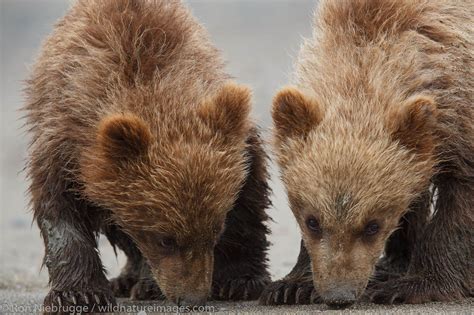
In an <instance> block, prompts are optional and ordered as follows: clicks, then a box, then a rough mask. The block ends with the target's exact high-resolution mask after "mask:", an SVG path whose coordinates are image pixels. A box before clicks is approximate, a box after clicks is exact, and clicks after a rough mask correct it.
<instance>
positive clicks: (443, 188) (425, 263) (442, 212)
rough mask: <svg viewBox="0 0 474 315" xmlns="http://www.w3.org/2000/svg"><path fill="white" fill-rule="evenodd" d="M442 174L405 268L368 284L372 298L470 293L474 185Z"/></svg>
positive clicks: (408, 299)
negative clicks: (401, 273) (426, 221)
mask: <svg viewBox="0 0 474 315" xmlns="http://www.w3.org/2000/svg"><path fill="white" fill-rule="evenodd" d="M438 180H439V181H438V182H437V183H436V184H437V185H436V187H437V189H438V190H439V191H438V201H437V203H436V212H435V214H434V217H433V218H432V220H431V221H430V222H429V224H428V225H427V226H426V228H425V229H424V230H423V232H422V235H421V236H420V239H419V241H418V242H417V243H416V244H415V247H414V250H413V253H412V258H411V261H410V265H409V268H408V271H407V274H406V275H404V276H402V277H400V278H398V279H391V280H389V281H386V282H380V283H376V284H375V285H373V286H372V287H370V288H369V290H368V294H369V296H370V299H371V300H372V301H373V302H375V303H383V304H392V303H425V302H430V301H444V302H446V301H455V300H459V299H462V298H465V297H469V296H472V291H473V289H472V288H473V282H474V279H473V274H474V263H473V261H474V256H473V252H472V250H473V248H474V232H473V231H474V229H473V228H474V225H473V218H472V216H470V215H469V213H470V212H469V211H472V208H471V209H466V208H465V207H472V205H474V200H473V196H474V190H473V188H472V185H467V183H460V182H458V181H457V180H453V178H449V177H440V178H439V179H438ZM441 253H442V255H441Z"/></svg>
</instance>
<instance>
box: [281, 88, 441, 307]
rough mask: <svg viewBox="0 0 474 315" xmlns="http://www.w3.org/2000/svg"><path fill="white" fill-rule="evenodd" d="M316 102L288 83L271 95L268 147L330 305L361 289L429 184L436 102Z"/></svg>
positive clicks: (412, 99) (353, 297) (419, 99)
mask: <svg viewBox="0 0 474 315" xmlns="http://www.w3.org/2000/svg"><path fill="white" fill-rule="evenodd" d="M370 102H374V101H373V100H364V101H362V102H361V100H358V99H352V100H351V99H349V100H347V99H345V100H343V99H340V100H337V99H335V100H332V101H328V100H325V99H322V100H318V99H316V98H315V97H313V96H312V94H311V93H310V92H307V91H306V90H302V89H299V88H296V87H288V88H285V89H283V90H281V91H280V92H279V93H278V94H277V96H276V97H275V99H274V104H273V113H272V115H273V120H274V125H275V142H276V143H275V146H276V148H277V155H278V162H279V164H280V169H281V176H282V180H283V182H284V184H285V186H286V189H287V192H288V198H289V203H290V207H291V209H292V211H293V213H294V215H295V217H296V219H297V221H298V224H299V226H300V228H301V231H302V236H303V240H304V243H305V246H306V248H307V250H308V253H309V256H310V258H311V264H312V270H313V282H314V285H315V288H316V290H317V291H318V293H319V294H320V296H321V297H322V299H323V300H324V301H325V302H326V303H327V304H329V305H331V304H333V305H335V306H337V305H347V304H351V303H353V302H355V301H356V300H357V299H358V298H359V297H360V296H361V295H362V293H363V292H364V290H365V288H366V285H367V283H368V280H369V279H370V277H371V275H372V274H373V272H374V268H375V264H376V262H377V261H378V260H379V258H380V257H381V255H382V254H383V251H384V246H385V242H386V241H387V239H388V238H389V236H390V235H391V234H392V233H393V231H394V230H396V229H397V228H398V225H399V221H400V219H401V217H402V216H403V215H404V214H405V213H406V211H407V209H408V207H409V204H410V203H411V202H412V201H413V200H414V198H416V197H417V195H418V194H420V193H421V192H422V191H423V190H424V189H427V186H428V185H429V184H428V183H429V178H430V174H431V172H432V169H433V166H434V161H433V160H434V158H433V150H434V147H435V144H434V143H435V139H434V135H433V132H432V130H433V129H434V128H433V127H434V124H435V123H436V106H435V104H434V101H433V100H432V99H431V98H430V97H427V96H425V95H414V96H412V97H410V98H408V99H405V100H402V101H393V104H375V103H373V104H370Z"/></svg>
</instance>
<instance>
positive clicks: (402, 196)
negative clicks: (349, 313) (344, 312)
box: [261, 0, 474, 305]
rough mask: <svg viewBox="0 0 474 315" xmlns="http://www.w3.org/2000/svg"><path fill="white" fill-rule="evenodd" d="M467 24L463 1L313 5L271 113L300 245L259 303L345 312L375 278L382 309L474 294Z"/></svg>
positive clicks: (472, 80)
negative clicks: (373, 226)
mask: <svg viewBox="0 0 474 315" xmlns="http://www.w3.org/2000/svg"><path fill="white" fill-rule="evenodd" d="M473 14H474V6H473V4H472V1H447V0H436V1H409V0H407V1H404V0H397V1H395V0H389V1H386V0H384V1H382V0H370V1H369V0H341V1H329V0H327V1H321V2H320V4H319V8H318V10H317V13H316V18H315V24H314V35H313V38H311V39H309V40H307V41H306V42H305V44H304V46H303V48H302V51H301V53H300V56H299V60H298V63H297V71H296V75H295V82H294V84H295V87H290V88H286V89H283V90H282V91H280V92H279V94H278V95H277V97H276V98H275V100H274V106H273V119H274V123H275V136H276V138H275V147H276V149H277V152H278V159H279V164H280V166H281V172H282V178H283V181H284V182H285V185H286V188H287V190H288V195H289V200H290V204H291V208H292V210H293V212H294V214H295V216H296V218H297V220H298V222H299V224H300V227H301V230H302V234H303V240H304V246H303V247H302V253H301V254H300V257H299V261H298V263H297V266H295V268H294V269H293V271H292V272H291V273H290V274H289V275H288V276H287V277H285V278H284V279H282V280H281V281H277V282H275V283H273V284H272V285H270V286H269V287H268V288H267V289H266V291H265V292H264V293H263V294H262V298H261V301H262V302H263V303H267V304H274V303H276V304H292V303H310V302H311V301H321V300H322V301H324V302H326V303H329V304H331V305H346V304H350V303H353V302H354V301H355V299H356V298H359V297H360V296H361V295H362V294H363V293H364V290H365V288H366V286H367V283H368V282H369V280H370V279H373V280H374V281H373V282H372V283H371V284H370V285H369V290H367V292H366V293H367V296H368V297H369V298H371V299H372V300H373V301H375V302H380V303H393V302H408V303H422V302H427V301H451V300H456V299H460V298H463V297H466V296H470V295H472V292H473V287H474V286H473V283H474V279H473V274H474V266H473V261H474V256H473V253H472V250H473V245H474V235H473V231H474V213H473V211H474V209H473V208H474V153H473V152H474V124H473V121H474V107H473V91H474V76H473V73H472V69H473V67H474V62H473V51H474V34H473V29H474V25H473V20H472V16H473ZM301 95H304V97H301ZM282 102H283V103H285V104H283V105H282ZM309 113H322V117H321V119H319V118H318V119H314V116H313V115H310V114H309ZM308 124H310V125H311V128H308ZM430 207H434V213H433V215H432V216H430V215H429V214H430V210H429V209H430ZM311 216H313V217H314V218H315V219H316V220H318V221H319V224H320V227H321V231H322V232H320V233H314V232H312V231H311V230H310V229H309V228H308V226H307V220H308V218H310V217H311ZM371 221H375V222H377V223H378V224H379V226H380V231H379V232H378V234H376V235H375V236H373V237H366V236H364V229H365V228H366V226H367V225H368V223H370V222H371ZM384 250H385V257H384V258H383V259H382V260H380V261H379V257H380V255H381V254H382V253H383V252H384ZM376 264H377V271H375V269H376ZM374 271H375V273H374ZM313 284H314V287H313Z"/></svg>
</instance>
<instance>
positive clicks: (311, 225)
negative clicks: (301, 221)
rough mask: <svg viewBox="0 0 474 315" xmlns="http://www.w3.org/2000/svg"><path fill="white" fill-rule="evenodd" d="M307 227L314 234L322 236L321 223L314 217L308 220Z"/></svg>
mask: <svg viewBox="0 0 474 315" xmlns="http://www.w3.org/2000/svg"><path fill="white" fill-rule="evenodd" d="M306 226H308V229H310V230H311V231H312V232H313V233H316V234H321V232H322V231H321V226H320V225H319V221H318V219H316V218H315V217H314V216H309V217H308V218H307V219H306Z"/></svg>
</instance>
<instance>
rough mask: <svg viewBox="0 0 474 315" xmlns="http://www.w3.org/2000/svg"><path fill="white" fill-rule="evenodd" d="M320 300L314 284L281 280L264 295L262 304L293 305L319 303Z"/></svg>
mask: <svg viewBox="0 0 474 315" xmlns="http://www.w3.org/2000/svg"><path fill="white" fill-rule="evenodd" d="M319 302H320V298H319V295H318V294H317V292H316V290H315V289H314V286H313V283H312V282H300V281H291V280H279V281H275V282H273V283H271V284H270V285H269V286H268V287H267V288H266V289H265V290H264V291H263V293H262V295H261V297H260V304H263V305H284V304H287V305H292V304H312V303H319Z"/></svg>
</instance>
